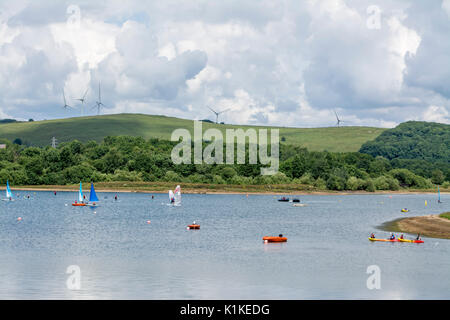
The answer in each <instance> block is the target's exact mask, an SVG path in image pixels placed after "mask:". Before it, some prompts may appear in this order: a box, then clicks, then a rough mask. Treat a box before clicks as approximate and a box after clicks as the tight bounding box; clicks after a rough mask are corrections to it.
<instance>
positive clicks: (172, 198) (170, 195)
mask: <svg viewBox="0 0 450 320" xmlns="http://www.w3.org/2000/svg"><path fill="white" fill-rule="evenodd" d="M173 200H174V196H173V191H172V190H169V201H170V202H172V201H173Z"/></svg>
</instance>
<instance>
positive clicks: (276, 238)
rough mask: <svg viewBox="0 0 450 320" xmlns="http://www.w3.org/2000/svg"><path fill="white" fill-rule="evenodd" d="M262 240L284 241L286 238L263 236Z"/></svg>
mask: <svg viewBox="0 0 450 320" xmlns="http://www.w3.org/2000/svg"><path fill="white" fill-rule="evenodd" d="M263 241H264V242H286V241H287V238H285V237H263Z"/></svg>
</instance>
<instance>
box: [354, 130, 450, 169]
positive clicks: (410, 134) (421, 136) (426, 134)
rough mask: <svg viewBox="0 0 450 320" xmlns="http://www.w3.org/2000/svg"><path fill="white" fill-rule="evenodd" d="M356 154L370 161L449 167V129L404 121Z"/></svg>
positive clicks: (366, 144) (365, 145) (368, 143)
mask: <svg viewBox="0 0 450 320" xmlns="http://www.w3.org/2000/svg"><path fill="white" fill-rule="evenodd" d="M360 152H362V153H367V154H370V155H372V156H374V157H376V156H383V157H385V158H387V159H389V160H392V159H415V160H426V161H430V162H436V161H438V162H443V163H450V125H447V124H442V123H434V122H422V121H408V122H404V123H401V124H400V125H398V126H397V127H395V128H393V129H389V130H386V131H384V132H383V133H382V134H381V135H379V136H378V137H377V138H376V139H375V140H373V141H369V142H366V143H365V144H364V145H363V146H362V147H361V150H360Z"/></svg>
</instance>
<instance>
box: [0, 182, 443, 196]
mask: <svg viewBox="0 0 450 320" xmlns="http://www.w3.org/2000/svg"><path fill="white" fill-rule="evenodd" d="M177 184H180V185H181V187H182V189H183V193H185V194H244V195H246V194H249V195H250V194H253V195H279V196H283V195H368V194H374V195H375V194H376V195H383V194H384V195H408V194H430V195H433V194H436V191H429V190H415V189H412V190H396V191H393V190H379V191H375V192H367V191H332V190H314V189H311V187H309V186H304V185H299V186H294V185H260V186H259V185H258V186H236V185H203V184H192V183H169V182H155V183H142V182H97V183H96V184H95V190H96V191H97V192H118V193H119V192H128V193H131V192H133V193H167V192H168V190H170V189H174V188H175V186H176V185H177ZM88 186H89V187H88ZM78 188H79V185H78V184H76V185H36V186H30V185H25V186H17V187H11V190H13V191H14V190H16V191H56V192H64V191H67V192H76V191H78ZM4 189H5V188H4V187H3V188H1V189H0V190H4ZM89 190H90V184H88V183H86V186H85V187H83V191H89ZM441 194H449V195H450V191H447V190H445V191H441Z"/></svg>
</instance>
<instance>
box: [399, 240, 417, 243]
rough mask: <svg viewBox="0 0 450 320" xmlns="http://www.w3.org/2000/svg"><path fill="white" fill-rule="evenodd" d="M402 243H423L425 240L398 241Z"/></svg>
mask: <svg viewBox="0 0 450 320" xmlns="http://www.w3.org/2000/svg"><path fill="white" fill-rule="evenodd" d="M398 241H400V242H409V243H423V240H408V239H398Z"/></svg>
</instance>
